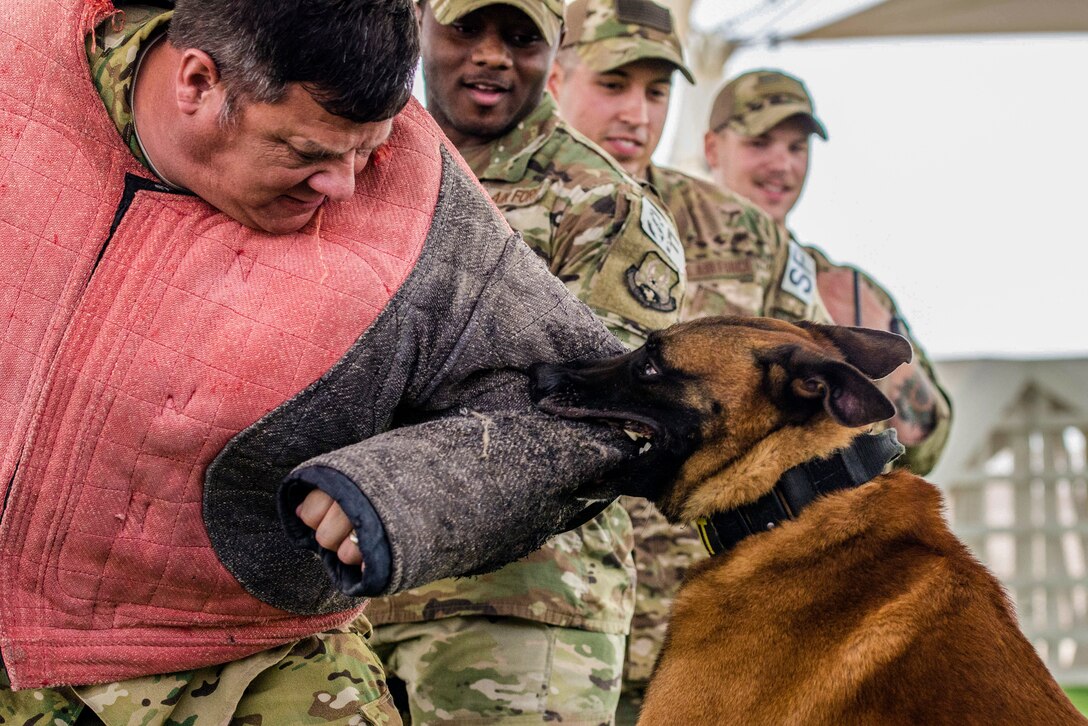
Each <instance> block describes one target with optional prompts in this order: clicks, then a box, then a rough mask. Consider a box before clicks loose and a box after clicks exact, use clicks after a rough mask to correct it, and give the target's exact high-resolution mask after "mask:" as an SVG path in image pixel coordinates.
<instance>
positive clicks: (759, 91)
mask: <svg viewBox="0 0 1088 726" xmlns="http://www.w3.org/2000/svg"><path fill="white" fill-rule="evenodd" d="M793 116H803V117H804V118H805V119H806V120H807V121H808V122H809V125H810V127H811V130H812V133H814V134H817V135H819V136H820V138H823V139H827V129H825V128H824V125H823V122H821V121H820V119H818V118H816V115H815V111H814V109H813V107H812V97H811V96H809V95H808V89H806V88H805V84H804V83H802V82H801V81H800V80H799V79H797V78H794V77H793V76H791V75H789V74H786V73H782V72H781V71H772V70H758V71H749V72H748V73H742V74H741V75H739V76H737V77H736V78H734V79H733V80H731V81H730V82H729V83H727V84H725V86H724V87H723V88H722V90H720V91H718V97H717V98H715V99H714V105H713V107H711V109H710V130H711V131H718V130H720V129H721V128H722V127H724V126H726V125H728V126H729V128H731V129H733V130H734V131H736V132H737V133H738V134H741V135H742V136H759V135H760V134H765V133H767V132H768V131H770V130H771V129H773V128H774V127H775V126H777V125H778V124H780V123H782V122H783V121H785V120H786V119H788V118H791V117H793Z"/></svg>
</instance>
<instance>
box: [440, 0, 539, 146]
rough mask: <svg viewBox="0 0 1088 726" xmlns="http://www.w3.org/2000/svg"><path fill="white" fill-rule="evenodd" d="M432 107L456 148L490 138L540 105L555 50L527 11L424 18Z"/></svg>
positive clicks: (497, 9) (494, 9)
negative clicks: (449, 20) (447, 21)
mask: <svg viewBox="0 0 1088 726" xmlns="http://www.w3.org/2000/svg"><path fill="white" fill-rule="evenodd" d="M420 22H421V31H422V53H423V76H424V78H425V80H426V84H427V110H428V111H430V113H431V115H432V116H434V118H435V120H436V121H438V124H439V126H441V127H442V130H443V131H445V132H446V135H447V136H449V137H450V140H451V141H453V143H454V145H456V146H458V147H461V146H465V145H477V144H483V143H487V142H489V141H491V140H493V139H495V138H497V137H499V136H501V135H503V134H505V133H506V132H507V131H509V130H510V129H511V128H513V127H514V126H516V125H517V123H518V122H519V121H521V120H522V119H523V118H525V117H526V116H528V115H529V114H530V113H532V112H533V110H534V109H536V107H537V106H538V105H539V104H540V99H541V97H542V96H543V93H544V84H545V82H546V81H547V74H548V69H549V68H550V67H551V63H552V59H553V58H554V57H555V48H554V47H553V46H552V45H550V44H549V43H548V42H547V41H546V40H545V39H544V36H543V35H542V34H541V32H540V29H539V28H537V26H536V24H535V23H534V22H533V21H532V20H531V19H530V18H529V16H528V15H526V14H525V13H523V12H522V11H521V10H518V9H517V8H515V7H513V6H510V5H488V6H486V7H483V8H480V9H479V10H475V11H473V12H471V13H466V14H465V15H463V16H461V17H460V18H458V19H457V20H455V21H453V22H452V23H450V24H449V25H442V24H441V23H439V22H438V21H437V20H436V19H435V17H434V12H433V11H432V10H431V8H430V5H429V4H427V3H424V4H423V7H422V15H421V20H420Z"/></svg>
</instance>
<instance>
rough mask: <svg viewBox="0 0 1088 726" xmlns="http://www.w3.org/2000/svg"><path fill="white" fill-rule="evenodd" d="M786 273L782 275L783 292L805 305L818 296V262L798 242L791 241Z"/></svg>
mask: <svg viewBox="0 0 1088 726" xmlns="http://www.w3.org/2000/svg"><path fill="white" fill-rule="evenodd" d="M787 254H788V255H789V257H788V258H787V260H786V271H785V272H784V273H783V275H782V290H783V291H784V292H787V293H789V294H790V295H792V296H794V297H795V298H797V299H798V300H800V301H801V302H803V303H804V304H805V305H810V304H811V303H812V299H813V297H814V296H815V294H816V260H814V259H812V255H810V254H809V253H808V252H807V251H806V250H805V248H804V247H802V246H801V245H800V244H798V243H797V241H796V240H792V239H791V240H790V243H789V249H788V251H787Z"/></svg>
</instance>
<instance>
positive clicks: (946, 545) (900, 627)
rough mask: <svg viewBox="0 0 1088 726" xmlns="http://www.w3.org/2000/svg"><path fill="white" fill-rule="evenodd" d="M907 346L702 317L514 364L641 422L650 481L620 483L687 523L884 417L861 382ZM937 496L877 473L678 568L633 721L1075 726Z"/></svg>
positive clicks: (1076, 718) (747, 498)
mask: <svg viewBox="0 0 1088 726" xmlns="http://www.w3.org/2000/svg"><path fill="white" fill-rule="evenodd" d="M909 359H910V346H909V344H907V343H906V341H905V340H903V339H902V338H900V337H899V336H895V335H892V334H890V333H881V332H878V331H869V330H865V329H861V328H841V327H832V326H821V325H814V324H806V323H802V324H800V325H793V324H790V323H785V322H782V321H778V320H770V319H764V318H755V319H753V318H712V319H705V320H698V321H693V322H690V323H685V324H681V325H677V326H674V327H672V328H670V329H668V330H665V331H662V332H660V333H656V334H654V335H652V336H651V337H650V339H649V341H648V342H647V344H646V345H645V346H644V347H642V348H640V349H639V350H637V351H634V352H632V353H629V354H627V355H625V356H622V357H619V358H615V359H611V360H607V361H595V362H587V363H581V364H573V365H571V366H542V367H538V368H537V369H536V370H535V371H534V376H535V380H536V386H537V389H536V397H537V399H538V403H539V405H540V406H541V407H542V408H544V409H545V410H549V411H551V412H553V413H557V414H560V415H565V416H573V417H591V418H606V419H613V420H616V421H618V422H621V423H622V425H624V426H625V427H626V428H628V429H631V430H634V431H638V432H640V433H642V434H646V435H648V436H649V438H650V441H651V442H652V443H651V450H650V452H649V453H648V454H646V455H645V456H644V457H642V459H640V461H639V463H638V466H639V467H640V469H641V471H642V472H643V473H644V474H645V472H646V471H647V470H652V469H654V468H655V467H656V472H655V474H656V475H657V478H658V479H662V478H663V479H664V480H668V481H669V483H668V484H666V485H664V486H663V488H661V489H658V490H655V491H639V492H638V493H640V494H642V495H644V496H648V497H650V498H651V499H653V500H654V501H655V503H656V504H657V505H658V507H659V508H660V509H661V511H662V512H663V513H664V514H665V515H666V516H667V517H668V518H669V519H670V520H672V521H691V520H694V519H696V518H698V517H701V516H709V515H711V514H713V513H716V512H722V511H726V510H729V509H732V508H735V507H737V506H739V505H743V504H746V503H749V502H752V501H755V500H756V499H758V498H759V497H760V496H762V495H763V494H765V493H767V492H768V491H770V490H771V489H772V488H773V487H774V485H775V483H776V481H777V480H778V478H779V477H780V475H781V474H782V473H783V472H784V471H785V470H787V469H789V468H791V467H793V466H795V465H797V464H800V463H802V462H805V461H807V460H810V459H813V458H821V457H826V456H828V455H830V454H831V453H833V452H834V451H836V450H838V449H841V448H843V447H844V446H847V445H848V444H849V442H850V441H851V440H852V439H853V438H854V437H856V436H857V435H859V434H861V433H863V432H865V431H866V430H868V428H869V426H870V425H871V424H872V423H874V422H876V421H881V420H884V419H886V418H888V417H890V416H891V415H892V413H893V412H894V407H893V406H892V405H891V403H890V402H889V401H888V400H887V399H886V398H885V397H884V395H883V394H881V393H880V391H879V390H878V389H877V388H876V386H875V385H873V383H872V382H871V380H870V379H871V378H879V377H882V376H885V375H887V374H888V373H890V372H891V371H892V370H894V369H895V367H897V366H898V365H899V364H900V363H902V362H906V361H907V360H909ZM651 478H653V477H651ZM941 510H942V498H941V494H940V493H939V491H938V490H937V489H936V488H935V487H934V486H933V485H931V484H929V483H927V482H926V481H924V480H923V479H921V478H920V477H917V476H915V475H913V474H911V473H909V472H907V471H905V470H895V471H893V472H892V473H889V474H883V475H879V476H877V477H876V478H875V479H873V480H872V481H870V482H869V483H867V484H863V485H861V486H859V487H856V488H850V489H845V490H843V491H839V492H836V493H833V494H829V495H826V496H824V497H822V498H820V499H818V500H817V501H816V502H814V503H813V504H812V505H811V506H809V507H808V508H806V509H805V510H803V511H802V512H801V514H800V516H798V517H797V518H796V519H794V520H790V521H786V522H784V523H782V524H781V525H780V526H778V527H776V528H774V529H772V530H770V531H767V532H763V533H759V534H755V535H752V536H750V537H748V538H747V539H745V540H743V541H742V542H740V543H739V544H738V545H737V546H736V547H735V548H734V549H733V550H732V551H731V552H728V553H725V554H722V555H719V556H715V557H712V558H710V559H709V560H706V561H704V562H701V563H699V564H698V565H696V566H695V567H693V568H692V569H691V571H690V572H689V573H688V577H687V579H686V581H685V583H684V585H683V587H682V588H681V590H680V593H679V594H678V596H677V599H676V602H675V604H674V606H673V611H672V616H671V621H670V625H669V633H668V637H667V639H666V643H665V647H664V649H663V651H662V653H661V656H660V658H659V660H658V662H657V666H656V668H655V670H654V674H653V678H652V680H651V683H650V686H649V690H648V691H647V694H646V699H645V702H644V704H643V708H642V714H641V717H640V721H639V723H640V724H651V725H652V726H662V725H671V724H709V725H713V726H719V725H722V724H745V725H746V726H747V725H750V724H757V725H764V724H766V725H772V724H821V725H822V724H827V725H831V724H834V725H835V726H840V725H842V724H874V725H876V724H879V725H880V726H888V725H891V724H904V725H906V724H911V725H916V724H924V725H926V726H930V725H932V724H957V725H960V724H987V725H988V726H990V725H992V724H1025V725H1027V724H1032V725H1034V724H1040V725H1041V724H1047V725H1054V724H1072V723H1078V724H1083V723H1088V721H1086V720H1085V719H1083V718H1082V717H1081V716H1080V715H1079V714H1078V712H1077V711H1076V709H1075V708H1074V707H1073V705H1072V704H1071V703H1070V702H1069V700H1068V699H1067V698H1066V696H1065V694H1064V693H1063V692H1062V690H1061V688H1060V687H1059V686H1058V685H1057V684H1056V683H1055V682H1054V680H1053V678H1052V677H1051V676H1050V674H1049V673H1048V671H1047V670H1046V667H1045V666H1044V665H1043V663H1042V661H1041V660H1040V659H1039V657H1038V655H1037V654H1036V653H1035V650H1034V649H1033V648H1032V646H1031V644H1030V643H1029V642H1028V641H1027V639H1026V638H1025V637H1024V636H1023V634H1022V633H1021V632H1020V630H1019V628H1018V626H1017V622H1016V617H1015V615H1014V613H1013V610H1012V608H1011V606H1010V604H1009V602H1008V600H1007V598H1006V596H1005V593H1004V591H1003V590H1002V588H1001V585H1000V584H999V583H998V581H997V580H996V579H995V578H994V576H993V575H992V574H990V573H989V572H988V571H987V570H986V569H985V568H984V567H983V566H982V565H981V564H980V563H979V562H978V561H977V560H976V559H975V558H974V557H973V556H972V555H971V553H970V552H969V551H968V550H967V548H966V547H965V546H964V545H963V544H962V543H961V542H960V541H959V540H957V539H956V537H955V536H954V535H953V534H952V532H951V531H950V530H949V529H948V526H947V524H946V522H945V520H944V518H943V516H942V513H941Z"/></svg>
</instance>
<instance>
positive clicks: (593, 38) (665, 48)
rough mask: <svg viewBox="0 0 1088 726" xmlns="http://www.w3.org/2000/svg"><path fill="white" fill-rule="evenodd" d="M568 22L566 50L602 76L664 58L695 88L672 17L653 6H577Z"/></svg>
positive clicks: (607, 2)
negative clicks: (573, 49)
mask: <svg viewBox="0 0 1088 726" xmlns="http://www.w3.org/2000/svg"><path fill="white" fill-rule="evenodd" d="M565 19H566V25H567V32H566V34H565V35H564V36H563V46H562V47H563V48H575V49H576V50H577V52H578V56H579V57H580V58H581V59H582V62H583V63H585V64H586V65H587V66H589V67H590V68H592V69H593V70H595V71H597V72H598V73H604V72H606V71H610V70H612V69H613V68H619V67H620V66H623V65H627V64H628V63H633V62H634V61H638V60H645V59H647V58H660V59H661V60H665V61H668V62H669V63H672V64H673V65H674V66H676V67H677V69H679V71H680V72H681V73H683V74H684V77H685V78H687V79H688V81H689V82H690V83H695V76H694V75H693V74H692V72H691V69H689V68H688V67H687V65H686V64H685V63H684V46H683V44H682V43H681V42H680V36H679V35H677V33H676V25H675V24H674V23H673V20H672V13H671V12H670V11H669V9H668V8H666V7H663V6H661V5H658V4H657V3H655V2H652V0H574V2H572V3H570V4H569V5H567V11H566V14H565Z"/></svg>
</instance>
